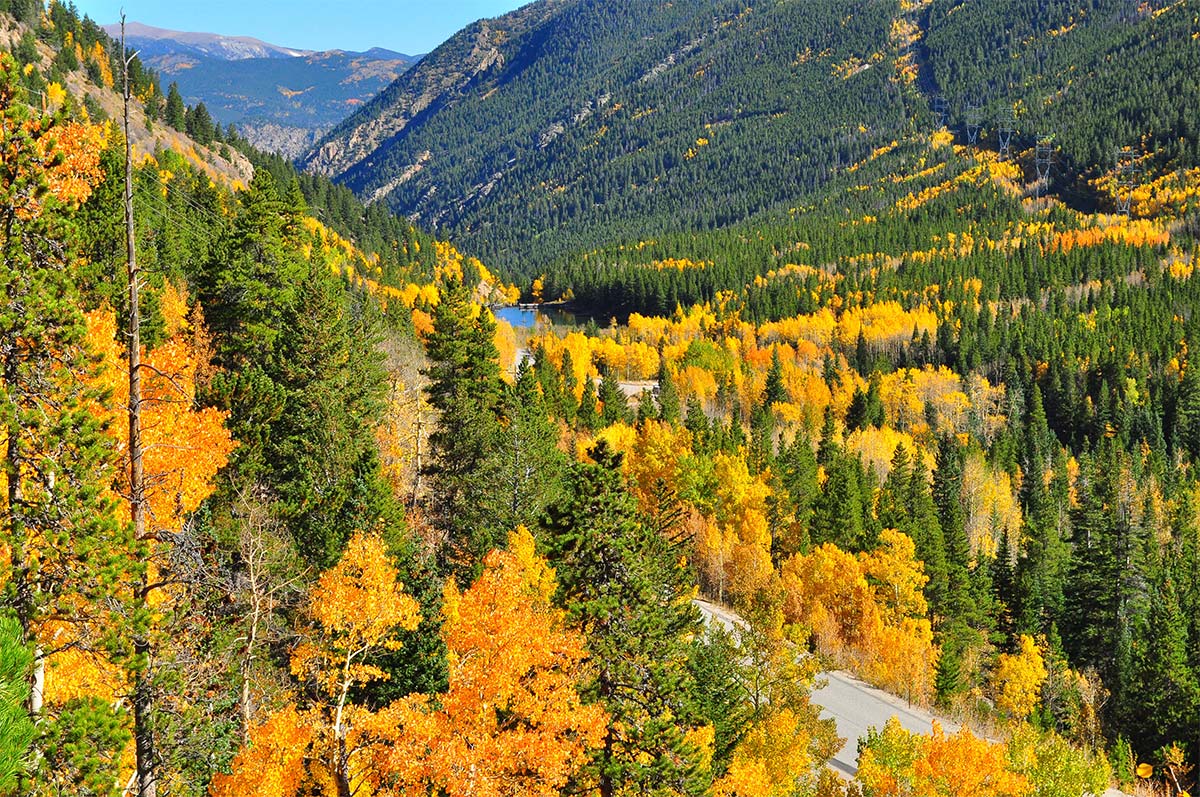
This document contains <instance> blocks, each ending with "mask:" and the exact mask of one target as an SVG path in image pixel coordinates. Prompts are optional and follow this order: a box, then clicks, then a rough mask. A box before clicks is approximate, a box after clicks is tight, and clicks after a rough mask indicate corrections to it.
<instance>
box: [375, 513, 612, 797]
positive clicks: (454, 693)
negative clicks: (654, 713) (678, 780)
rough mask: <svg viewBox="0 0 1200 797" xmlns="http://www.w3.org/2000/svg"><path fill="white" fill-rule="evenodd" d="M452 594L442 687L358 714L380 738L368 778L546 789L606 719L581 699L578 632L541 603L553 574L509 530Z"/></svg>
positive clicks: (398, 786)
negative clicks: (505, 540) (478, 571)
mask: <svg viewBox="0 0 1200 797" xmlns="http://www.w3.org/2000/svg"><path fill="white" fill-rule="evenodd" d="M509 545H510V548H511V550H510V551H509V552H501V551H493V552H492V553H490V554H489V555H488V556H487V558H486V560H485V567H484V571H483V574H482V575H481V576H480V577H479V580H478V581H476V583H475V584H474V585H473V586H472V587H471V588H470V589H469V590H467V591H466V592H465V593H462V594H457V590H455V591H454V592H455V594H454V596H453V604H452V609H451V610H450V611H448V612H446V613H445V624H444V626H443V630H442V633H443V637H444V638H445V641H446V645H447V647H448V648H449V651H450V654H451V655H450V659H449V665H450V667H449V690H448V691H447V692H446V693H445V694H443V695H440V696H439V697H438V700H437V701H436V703H435V702H434V701H433V700H431V699H430V696H427V695H416V696H413V697H409V698H404V699H403V700H400V701H397V702H396V703H394V704H392V705H391V706H390V707H388V708H386V709H384V710H383V711H381V712H379V713H378V714H376V715H375V716H374V717H371V718H368V719H367V721H366V722H367V726H368V730H369V733H370V734H371V736H372V737H373V738H375V739H377V740H378V741H379V743H378V744H377V745H375V746H374V747H373V748H372V749H371V751H370V753H371V756H372V758H371V760H370V763H369V777H367V780H368V782H370V783H371V784H372V785H374V786H376V787H382V786H383V785H384V784H386V785H387V788H388V789H389V791H388V792H387V793H394V794H414V795H415V794H427V793H429V790H430V788H431V787H432V788H433V790H434V791H435V792H437V793H441V794H445V795H447V796H448V797H468V796H470V797H518V795H520V796H522V797H523V796H524V795H531V796H532V797H552V795H557V794H558V790H559V789H560V788H561V787H562V786H563V785H564V784H565V783H566V781H567V779H568V777H570V775H571V773H572V772H574V770H575V769H576V767H577V766H578V765H579V764H580V763H581V762H582V761H583V760H584V758H585V754H586V752H587V750H588V749H590V748H592V747H595V746H597V745H598V744H599V742H600V739H601V736H602V734H603V731H604V728H605V726H606V723H607V717H606V716H605V714H604V711H603V709H602V708H600V707H599V706H598V705H587V706H585V705H583V704H582V702H581V699H580V697H579V694H578V692H577V691H576V688H575V687H576V683H575V678H576V673H578V672H579V663H580V662H581V661H582V660H583V658H584V656H585V649H584V640H583V637H582V636H581V635H580V634H579V633H577V632H575V631H572V630H570V629H568V628H566V627H565V626H564V623H563V614H562V612H561V611H559V610H557V609H555V608H554V607H553V606H551V604H550V595H551V593H552V592H553V590H554V580H553V573H552V572H551V571H550V570H549V568H548V567H547V565H546V563H545V562H544V561H543V560H542V559H541V558H540V557H538V556H537V555H536V554H535V553H534V543H533V537H532V535H530V534H529V532H528V531H526V530H523V529H519V530H518V531H517V532H516V533H515V534H513V536H512V537H511V538H510V541H509Z"/></svg>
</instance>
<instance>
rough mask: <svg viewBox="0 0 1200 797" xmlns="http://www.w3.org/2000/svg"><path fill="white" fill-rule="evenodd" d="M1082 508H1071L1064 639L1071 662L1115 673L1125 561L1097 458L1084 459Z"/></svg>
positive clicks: (1080, 485)
mask: <svg viewBox="0 0 1200 797" xmlns="http://www.w3.org/2000/svg"><path fill="white" fill-rule="evenodd" d="M1080 474H1081V478H1080V480H1079V482H1080V483H1079V485H1078V487H1077V494H1078V501H1079V506H1078V508H1077V509H1075V511H1074V512H1072V518H1071V526H1072V534H1073V540H1072V546H1071V561H1070V569H1069V576H1068V578H1067V581H1066V589H1065V590H1064V612H1063V623H1062V626H1061V627H1062V629H1063V643H1064V645H1065V647H1066V650H1067V653H1068V654H1069V655H1070V657H1071V662H1072V663H1073V664H1074V665H1075V666H1077V667H1081V666H1091V667H1096V668H1098V669H1100V671H1101V672H1102V673H1104V674H1106V675H1109V676H1111V675H1112V673H1113V664H1114V659H1113V654H1114V652H1115V651H1116V649H1117V641H1118V640H1117V634H1118V631H1119V629H1120V627H1121V626H1122V625H1123V622H1122V618H1121V617H1120V591H1119V583H1120V581H1121V578H1122V573H1121V564H1120V560H1119V559H1118V555H1119V554H1118V551H1117V550H1116V539H1115V537H1116V535H1115V532H1114V529H1113V519H1112V517H1111V514H1110V510H1109V506H1108V502H1107V500H1106V499H1107V497H1108V493H1107V481H1106V479H1105V475H1104V474H1102V473H1101V472H1100V467H1099V466H1098V465H1097V463H1096V461H1095V460H1093V459H1088V460H1084V461H1083V462H1081V463H1080Z"/></svg>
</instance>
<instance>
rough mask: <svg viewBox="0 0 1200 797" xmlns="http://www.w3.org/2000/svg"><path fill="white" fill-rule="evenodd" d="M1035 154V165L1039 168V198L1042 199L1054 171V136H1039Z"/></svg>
mask: <svg viewBox="0 0 1200 797" xmlns="http://www.w3.org/2000/svg"><path fill="white" fill-rule="evenodd" d="M1034 152H1035V154H1034V164H1035V165H1036V166H1037V189H1036V190H1037V197H1038V199H1041V198H1042V191H1043V189H1048V188H1049V187H1050V175H1051V173H1052V172H1053V171H1054V136H1052V135H1051V136H1038V140H1037V148H1036V150H1035V151H1034Z"/></svg>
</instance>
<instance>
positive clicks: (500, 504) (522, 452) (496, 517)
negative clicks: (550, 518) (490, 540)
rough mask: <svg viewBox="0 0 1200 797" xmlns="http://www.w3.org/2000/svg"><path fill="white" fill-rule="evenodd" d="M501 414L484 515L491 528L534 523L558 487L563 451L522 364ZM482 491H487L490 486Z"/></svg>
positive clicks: (528, 371) (530, 374) (533, 380)
mask: <svg viewBox="0 0 1200 797" xmlns="http://www.w3.org/2000/svg"><path fill="white" fill-rule="evenodd" d="M504 418H505V422H504V423H503V424H502V426H501V431H500V434H499V437H498V442H499V448H498V449H497V451H496V457H497V460H498V461H497V467H496V472H497V477H498V479H499V481H498V484H497V487H498V489H496V490H495V495H494V498H493V501H494V505H493V506H492V507H490V508H489V515H490V516H491V518H493V520H492V525H493V526H494V527H495V528H497V529H515V528H517V527H518V526H526V527H529V528H534V527H536V525H537V522H538V521H539V519H540V518H541V516H542V513H543V512H544V511H545V510H546V507H548V506H549V505H550V504H552V503H553V502H555V501H556V500H557V498H558V496H559V494H560V493H561V490H562V484H561V482H562V478H561V474H562V472H563V470H564V468H565V465H566V457H564V456H563V453H562V452H561V451H559V450H558V429H557V427H555V426H554V425H553V424H552V423H551V422H550V415H549V412H548V411H547V410H546V407H545V404H544V403H543V401H542V394H541V392H540V391H539V390H538V383H537V378H536V376H535V375H534V373H533V370H532V369H531V368H529V367H528V365H527V364H523V365H522V366H521V368H520V370H519V371H518V373H517V379H516V382H515V384H513V385H511V386H509V387H507V389H506V396H505V401H504ZM485 494H487V495H489V497H492V496H491V493H490V491H485Z"/></svg>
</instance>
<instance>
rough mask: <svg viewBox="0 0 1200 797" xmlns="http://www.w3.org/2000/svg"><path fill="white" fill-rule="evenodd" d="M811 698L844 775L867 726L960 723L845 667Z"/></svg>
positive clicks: (854, 762)
mask: <svg viewBox="0 0 1200 797" xmlns="http://www.w3.org/2000/svg"><path fill="white" fill-rule="evenodd" d="M693 603H695V604H696V606H697V607H698V608H699V609H700V612H701V614H702V615H703V616H704V620H705V622H707V623H713V622H717V623H720V624H721V625H723V626H725V628H726V629H728V630H729V631H732V632H734V633H736V632H737V629H738V627H739V626H742V625H744V622H743V620H742V618H740V617H738V616H737V614H735V613H734V612H732V611H730V610H729V609H726V608H725V607H723V606H717V605H716V604H712V603H709V602H708V601H703V600H695V601H693ZM812 702H813V704H814V705H816V706H819V707H820V708H821V716H822V717H823V718H832V719H833V721H834V722H835V723H837V731H838V735H839V736H841V737H842V738H844V739H845V740H846V741H845V743H844V744H843V745H842V749H841V750H840V751H838V752H837V753H836V754H835V755H834V757H833V759H832V760H831V761H830V762H829V764H830V766H831V767H833V768H834V769H835V770H836V771H837V772H838V774H840V775H842V776H843V777H845V778H847V779H849V778H852V777H854V774H855V773H856V772H858V740H859V738H860V737H862V736H866V734H867V729H868V728H872V727H873V728H882V727H883V726H884V723H886V722H887V721H888V719H889V718H890V717H893V716H895V717H896V718H897V719H899V720H900V724H901V725H902V726H904V729H905V730H908V731H912V732H915V733H929V731H930V729H931V728H932V725H933V721H934V720H935V719H936V720H937V721H938V722H939V723H941V725H942V728H944V729H945V731H946V732H947V733H955V732H956V731H958V730H959V728H960V727H961V726H960V725H959V723H957V722H955V721H954V720H951V719H948V718H946V717H942V716H939V715H936V714H933V713H931V712H928V711H926V710H924V709H922V708H920V707H918V706H914V705H912V704H911V703H909V702H907V701H906V700H904V699H903V698H900V697H897V696H896V695H893V694H891V693H890V692H885V691H883V690H882V689H876V688H875V687H873V686H871V685H869V684H867V683H865V682H863V681H860V680H859V679H858V678H856V677H854V675H852V674H851V673H848V672H846V671H844V670H833V671H829V672H824V673H822V674H821V679H820V680H819V681H818V684H817V686H816V687H815V688H814V689H813V693H812ZM1104 797H1125V795H1124V794H1123V793H1122V792H1120V791H1117V790H1116V789H1109V790H1108V791H1107V792H1105V793H1104Z"/></svg>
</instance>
